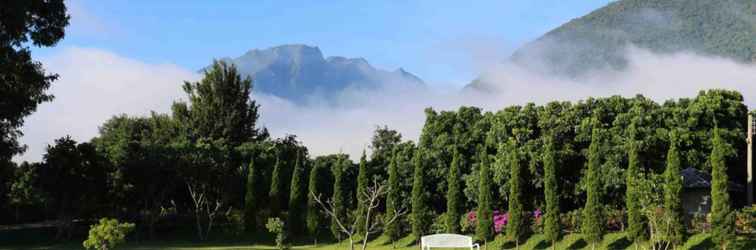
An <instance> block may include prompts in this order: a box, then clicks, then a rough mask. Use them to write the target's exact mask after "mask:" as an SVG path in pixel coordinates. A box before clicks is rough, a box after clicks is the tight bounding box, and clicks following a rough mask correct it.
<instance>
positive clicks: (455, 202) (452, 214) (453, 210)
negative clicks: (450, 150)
mask: <svg viewBox="0 0 756 250" xmlns="http://www.w3.org/2000/svg"><path fill="white" fill-rule="evenodd" d="M459 158H460V155H459V152H458V151H457V150H454V155H453V156H452V162H451V166H450V167H449V176H448V177H447V178H448V179H447V181H446V183H447V185H448V189H447V191H446V230H447V232H448V233H453V234H455V233H459V218H460V217H461V216H462V203H461V202H462V201H461V199H462V187H461V186H460V185H461V183H460V182H461V178H462V175H461V173H460V169H459V168H460V166H459V164H460V162H459V161H460V159H459Z"/></svg>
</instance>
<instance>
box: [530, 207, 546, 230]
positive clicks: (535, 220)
mask: <svg viewBox="0 0 756 250" xmlns="http://www.w3.org/2000/svg"><path fill="white" fill-rule="evenodd" d="M531 219H532V223H531V224H530V230H531V231H533V232H534V233H539V234H540V233H543V220H544V218H543V210H541V209H540V208H538V209H536V210H535V211H533V216H532V217H531Z"/></svg>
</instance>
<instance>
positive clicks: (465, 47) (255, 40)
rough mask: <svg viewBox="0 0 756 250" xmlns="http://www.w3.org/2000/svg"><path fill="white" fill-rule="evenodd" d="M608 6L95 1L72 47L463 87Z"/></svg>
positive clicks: (76, 4) (76, 19) (88, 0)
mask: <svg viewBox="0 0 756 250" xmlns="http://www.w3.org/2000/svg"><path fill="white" fill-rule="evenodd" d="M608 2H610V1H608V0H579V1H578V0H573V1H556V0H516V1H515V0H508V1H241V0H237V1H177V0H169V1H125V0H112V1H111V0H109V1H92V0H70V1H68V5H69V9H70V12H71V15H72V24H71V26H70V27H69V29H68V33H67V36H66V38H65V39H64V40H63V41H62V42H60V44H59V45H58V46H57V47H55V48H51V49H36V51H37V53H38V55H42V56H45V55H46V54H48V53H54V52H55V51H56V50H57V49H60V48H65V47H86V48H97V49H103V50H107V51H110V52H113V53H116V54H118V55H121V56H125V57H128V58H132V59H135V60H139V61H143V62H146V63H173V64H177V65H179V66H182V67H185V68H188V69H199V68H201V67H203V66H205V65H206V64H208V63H209V62H210V60H211V59H212V58H217V57H224V56H238V55H241V54H243V53H244V52H246V51H247V50H250V49H253V48H267V47H271V46H276V45H281V44H288V43H301V44H308V45H315V46H318V47H320V48H321V50H322V51H323V53H324V54H325V55H326V56H333V55H339V56H347V57H364V58H366V59H367V60H368V61H369V62H370V63H371V64H373V65H374V66H377V67H380V68H384V69H389V70H393V69H395V68H397V67H403V68H405V69H406V70H408V71H410V72H413V73H415V74H417V75H419V76H420V77H422V78H423V79H425V80H426V81H427V82H431V83H439V84H453V85H462V84H465V83H467V82H468V81H470V80H471V79H472V78H474V77H475V76H476V75H477V73H478V72H479V71H480V68H479V67H478V66H479V64H480V63H481V62H482V61H487V60H494V58H500V57H505V56H507V55H509V53H511V51H512V50H513V49H514V48H516V47H518V46H519V45H521V44H523V43H525V42H527V41H529V40H532V39H534V38H536V37H538V36H540V35H541V34H543V33H544V32H547V31H548V30H550V29H552V28H554V27H557V26H558V25H560V24H562V23H564V22H567V21H569V20H570V19H572V18H575V17H579V16H581V15H584V14H587V13H588V12H590V11H591V10H593V9H596V8H599V7H601V6H604V5H606V4H607V3H608Z"/></svg>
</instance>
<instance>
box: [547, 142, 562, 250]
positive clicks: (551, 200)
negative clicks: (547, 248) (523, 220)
mask: <svg viewBox="0 0 756 250" xmlns="http://www.w3.org/2000/svg"><path fill="white" fill-rule="evenodd" d="M554 153H555V152H554V141H553V139H552V138H551V137H548V138H547V139H546V150H545V151H544V154H543V172H544V178H543V179H544V180H543V185H544V187H543V191H544V197H545V199H546V215H545V222H544V230H543V232H544V234H545V237H546V239H547V240H548V241H549V242H550V243H551V245H552V246H554V244H556V242H557V240H559V237H560V234H561V232H562V228H561V225H560V223H559V192H558V190H557V189H558V183H557V176H556V162H555V161H556V159H554V157H555V156H554Z"/></svg>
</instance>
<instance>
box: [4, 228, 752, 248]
mask: <svg viewBox="0 0 756 250" xmlns="http://www.w3.org/2000/svg"><path fill="white" fill-rule="evenodd" d="M13 233H14V234H8V232H7V231H6V232H0V250H5V249H29V250H31V249H83V247H82V246H81V242H80V241H70V242H65V243H44V242H34V241H29V239H31V237H34V235H35V234H36V235H37V236H39V235H40V234H41V235H44V234H46V233H45V232H41V233H40V232H38V231H37V232H21V233H19V232H13ZM8 237H13V238H14V239H13V240H9V238H8ZM18 237H22V238H24V237H25V240H24V239H22V238H18ZM738 239H739V241H738V246H737V248H731V249H756V236H754V235H749V236H740V237H739V238H738ZM20 241H23V243H19V242H20ZM308 241H309V240H308ZM9 242H16V243H12V244H11V245H8V244H6V243H9ZM395 245H396V248H393V247H392V244H391V243H390V242H389V241H388V240H387V238H385V237H379V238H377V239H375V240H372V241H370V242H369V243H368V249H370V250H394V249H398V250H409V249H418V247H417V246H416V245H415V244H414V243H413V242H412V239H411V238H410V237H406V238H403V239H400V240H399V241H397V242H396V243H395ZM360 247H361V245H360V244H359V243H357V244H355V249H357V250H359V249H360ZM644 248H645V249H648V248H647V246H646V245H643V246H641V248H639V249H644ZM118 249H124V250H126V249H135V250H146V249H175V250H192V249H197V250H198V249H205V250H211V249H219V250H220V249H222V250H235V249H239V250H242V249H269V250H272V249H275V248H274V246H273V244H272V243H269V240H263V241H262V242H261V243H259V244H258V243H252V242H245V241H241V240H228V239H227V240H224V239H217V240H213V241H210V242H204V243H203V242H197V241H194V240H186V239H183V240H182V239H176V238H173V239H167V240H163V241H140V242H136V241H135V240H131V241H130V242H128V243H126V244H124V245H122V246H120V247H119V248H118ZM293 249H294V250H300V249H306V250H334V249H338V250H348V249H349V243H348V241H342V242H340V243H335V242H330V243H324V244H319V245H317V246H315V245H313V244H312V243H304V241H300V243H299V244H295V245H294V247H293ZM489 249H490V250H500V249H514V244H513V243H512V242H507V241H506V240H505V239H504V237H501V236H500V237H497V238H496V239H495V240H494V241H491V242H489V243H488V245H487V246H483V247H481V250H489ZM520 249H523V250H530V249H551V248H550V245H549V244H548V243H547V242H546V241H545V238H544V236H543V235H540V234H536V235H533V236H531V237H530V238H529V239H528V240H527V241H526V242H524V243H523V244H522V245H521V246H520ZM557 249H590V247H589V246H588V245H587V243H586V242H585V241H584V240H583V239H582V237H581V236H580V235H579V234H569V235H566V236H564V237H563V238H562V240H560V241H559V242H558V243H557ZM598 249H636V248H635V246H634V245H633V244H631V242H629V241H628V240H627V239H626V238H625V236H624V233H610V234H607V235H606V236H605V237H604V240H603V241H602V243H601V245H600V247H599V248H598ZM679 249H691V250H692V249H699V250H703V249H715V248H714V246H713V244H712V242H711V241H710V239H709V236H708V235H706V234H697V235H693V236H691V237H689V238H688V241H687V242H686V244H685V245H684V246H683V247H682V248H679ZM442 250H443V249H442Z"/></svg>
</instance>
